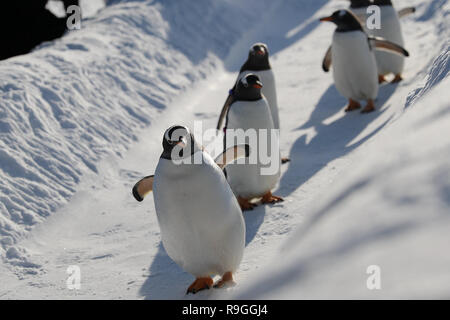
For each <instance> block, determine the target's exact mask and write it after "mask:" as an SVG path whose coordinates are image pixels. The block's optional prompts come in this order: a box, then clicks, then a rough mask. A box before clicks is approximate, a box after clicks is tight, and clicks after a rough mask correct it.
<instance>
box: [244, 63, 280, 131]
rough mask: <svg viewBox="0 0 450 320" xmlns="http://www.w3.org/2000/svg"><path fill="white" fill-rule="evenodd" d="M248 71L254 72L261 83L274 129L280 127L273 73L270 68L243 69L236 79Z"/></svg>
mask: <svg viewBox="0 0 450 320" xmlns="http://www.w3.org/2000/svg"><path fill="white" fill-rule="evenodd" d="M249 73H253V74H256V75H257V76H258V77H259V78H260V80H261V82H262V84H263V88H262V93H263V95H264V97H266V99H267V102H268V103H269V108H270V113H271V115H272V120H273V125H274V127H275V129H280V117H279V111H278V100H277V89H276V84H275V75H274V74H273V71H272V69H270V70H263V71H243V72H242V73H240V74H239V77H238V81H239V79H241V78H242V77H244V76H246V75H247V74H249Z"/></svg>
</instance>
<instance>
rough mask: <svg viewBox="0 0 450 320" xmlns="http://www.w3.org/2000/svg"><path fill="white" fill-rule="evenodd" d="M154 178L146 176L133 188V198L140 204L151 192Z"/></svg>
mask: <svg viewBox="0 0 450 320" xmlns="http://www.w3.org/2000/svg"><path fill="white" fill-rule="evenodd" d="M154 178H155V176H154V175H152V176H147V177H145V178H142V179H141V180H139V181H138V182H137V183H136V184H135V185H134V187H133V190H132V192H133V196H134V198H135V199H136V200H137V201H139V202H141V201H144V198H145V196H146V195H147V194H148V193H150V192H152V190H153V180H154Z"/></svg>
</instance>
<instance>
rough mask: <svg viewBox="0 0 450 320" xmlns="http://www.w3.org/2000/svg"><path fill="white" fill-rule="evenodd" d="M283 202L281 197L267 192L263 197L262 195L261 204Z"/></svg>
mask: <svg viewBox="0 0 450 320" xmlns="http://www.w3.org/2000/svg"><path fill="white" fill-rule="evenodd" d="M282 201H284V199H283V198H282V197H278V196H274V195H273V194H272V192H270V191H269V192H267V193H266V194H265V195H263V197H262V199H261V202H262V203H264V204H266V203H272V204H273V203H277V202H282Z"/></svg>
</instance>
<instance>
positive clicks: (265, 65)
mask: <svg viewBox="0 0 450 320" xmlns="http://www.w3.org/2000/svg"><path fill="white" fill-rule="evenodd" d="M269 69H270V63H269V49H268V48H267V45H266V44H264V43H261V42H258V43H255V44H254V45H253V46H252V47H251V48H250V51H249V53H248V59H247V61H246V62H245V64H244V65H243V66H242V68H241V72H242V71H262V70H269Z"/></svg>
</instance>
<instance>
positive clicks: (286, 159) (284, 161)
mask: <svg viewBox="0 0 450 320" xmlns="http://www.w3.org/2000/svg"><path fill="white" fill-rule="evenodd" d="M290 161H291V159H289V158H288V157H283V158H281V164H285V163H288V162H290Z"/></svg>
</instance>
